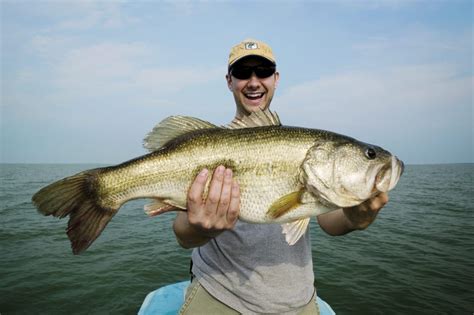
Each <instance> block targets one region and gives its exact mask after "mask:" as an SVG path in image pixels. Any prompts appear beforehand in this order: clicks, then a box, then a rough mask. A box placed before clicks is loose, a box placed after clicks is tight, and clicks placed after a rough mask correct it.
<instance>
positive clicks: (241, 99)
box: [173, 40, 388, 314]
mask: <svg viewBox="0 0 474 315" xmlns="http://www.w3.org/2000/svg"><path fill="white" fill-rule="evenodd" d="M226 79H227V84H228V87H229V89H230V91H231V92H232V93H233V95H234V100H235V103H236V115H235V117H236V118H242V117H244V116H246V115H249V114H250V113H252V112H254V111H257V110H259V109H265V108H267V107H269V106H270V103H271V101H272V98H273V94H274V92H275V88H276V86H277V84H278V80H279V73H278V72H277V71H276V60H275V58H274V55H273V53H272V50H271V48H270V47H269V46H268V45H266V44H265V43H263V42H260V41H256V40H244V41H243V42H241V43H239V44H238V45H236V46H234V47H233V48H232V50H231V52H230V56H229V62H228V73H227V75H226ZM208 176H209V171H208V170H206V169H205V170H202V171H201V172H200V174H199V175H198V176H197V177H196V179H195V180H194V182H193V184H192V185H191V188H190V190H189V192H188V199H187V206H188V209H187V211H186V212H179V213H178V215H177V217H176V219H175V221H174V225H173V228H174V232H175V234H176V238H177V240H178V242H179V244H180V245H181V246H183V247H185V248H194V250H193V253H192V262H193V265H192V274H193V276H194V280H193V281H192V283H191V285H190V287H189V288H188V290H187V294H186V300H185V303H184V305H183V306H182V308H181V311H180V314H239V313H243V314H261V313H265V314H319V309H318V307H317V304H316V303H315V297H316V290H315V288H314V273H313V262H312V256H311V244H310V239H309V232H308V230H307V231H306V233H305V234H304V235H303V236H302V237H301V238H300V240H299V241H297V242H296V244H294V245H292V246H289V245H288V244H287V242H286V240H285V238H284V236H283V234H282V228H281V226H280V225H279V224H249V223H245V222H242V221H238V220H237V218H238V215H239V206H240V192H239V186H238V183H237V182H235V180H233V179H232V170H231V169H226V168H225V167H224V166H219V167H218V168H217V169H216V170H215V171H214V173H213V175H212V179H211V182H210V186H209V192H208V194H207V198H205V199H204V198H203V194H204V190H205V185H206V182H207V178H208ZM387 201H388V196H387V195H386V194H384V193H381V194H379V195H378V196H376V197H374V198H372V199H370V200H367V201H366V202H364V203H363V204H361V205H359V206H357V207H353V208H347V209H339V210H335V211H332V212H329V213H325V214H322V215H319V216H318V217H317V220H318V223H319V225H320V227H321V228H322V229H323V230H324V231H325V232H327V233H328V234H330V235H343V234H346V233H349V232H351V231H354V230H361V229H365V228H367V226H369V225H370V224H371V223H372V222H373V221H374V220H375V217H376V215H377V213H378V211H379V210H380V209H381V208H382V207H383V206H384V205H385V204H386V203H387Z"/></svg>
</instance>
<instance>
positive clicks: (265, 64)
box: [226, 41, 280, 118]
mask: <svg viewBox="0 0 474 315" xmlns="http://www.w3.org/2000/svg"><path fill="white" fill-rule="evenodd" d="M257 54H258V55H257ZM279 77H280V75H279V73H278V72H276V63H275V59H274V57H273V53H272V51H271V48H270V47H269V46H267V45H266V44H265V43H262V42H256V41H255V42H254V41H247V42H244V43H241V44H240V45H237V46H235V47H234V48H233V49H232V51H231V53H230V56H229V65H228V74H227V75H226V79H227V85H228V86H229V89H230V90H231V91H232V92H233V94H234V100H235V104H236V106H237V113H236V117H239V118H242V117H243V116H245V115H248V114H250V113H251V112H253V111H256V110H259V109H262V110H263V109H266V108H267V107H268V106H270V103H271V101H272V98H273V94H274V92H275V88H276V87H277V85H278V79H279Z"/></svg>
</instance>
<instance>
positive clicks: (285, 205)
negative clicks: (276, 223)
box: [267, 190, 304, 219]
mask: <svg viewBox="0 0 474 315" xmlns="http://www.w3.org/2000/svg"><path fill="white" fill-rule="evenodd" d="M303 193H304V190H299V191H294V192H292V193H289V194H287V195H284V196H283V197H281V198H279V199H278V200H276V201H275V202H274V203H273V204H272V205H271V206H270V208H269V209H268V211H267V215H268V216H270V217H271V218H273V219H276V218H279V217H281V216H282V215H284V214H285V213H287V212H289V211H291V210H292V209H295V208H297V207H298V206H300V205H301V204H302V203H301V197H302V196H303Z"/></svg>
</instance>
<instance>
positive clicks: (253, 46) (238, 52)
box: [228, 38, 276, 69]
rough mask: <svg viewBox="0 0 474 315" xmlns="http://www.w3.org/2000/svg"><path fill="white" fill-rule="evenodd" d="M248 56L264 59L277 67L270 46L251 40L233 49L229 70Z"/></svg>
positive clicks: (244, 41)
mask: <svg viewBox="0 0 474 315" xmlns="http://www.w3.org/2000/svg"><path fill="white" fill-rule="evenodd" d="M247 56H258V57H262V58H265V59H267V60H268V61H270V62H271V63H273V64H274V65H276V61H275V57H274V56H273V52H272V49H271V48H270V46H268V45H267V44H265V43H264V42H262V41H259V40H255V39H250V38H249V39H245V40H243V41H242V42H240V43H238V44H237V45H235V46H234V47H232V49H231V50H230V54H229V62H228V69H230V67H232V65H233V64H235V63H236V62H237V61H239V60H240V59H242V58H244V57H247Z"/></svg>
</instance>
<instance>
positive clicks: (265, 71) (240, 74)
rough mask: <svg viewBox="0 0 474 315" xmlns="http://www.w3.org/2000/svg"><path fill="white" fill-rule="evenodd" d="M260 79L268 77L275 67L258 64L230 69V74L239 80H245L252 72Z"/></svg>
mask: <svg viewBox="0 0 474 315" xmlns="http://www.w3.org/2000/svg"><path fill="white" fill-rule="evenodd" d="M254 72H255V75H256V76H257V77H259V78H261V79H264V78H268V77H269V76H271V75H272V74H274V73H275V67H271V66H269V67H267V66H258V67H235V68H233V69H232V70H231V74H232V75H233V76H234V77H236V78H237V79H239V80H247V79H249V78H250V77H251V76H252V73H254Z"/></svg>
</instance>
